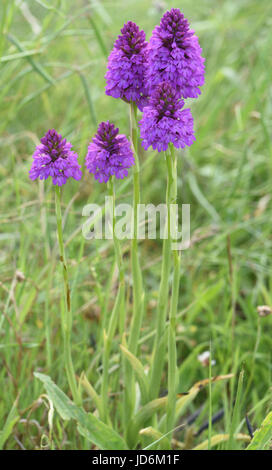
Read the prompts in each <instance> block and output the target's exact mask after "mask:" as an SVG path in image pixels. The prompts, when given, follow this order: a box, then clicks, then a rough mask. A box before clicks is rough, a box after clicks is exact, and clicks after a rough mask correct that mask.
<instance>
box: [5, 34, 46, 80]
mask: <svg viewBox="0 0 272 470" xmlns="http://www.w3.org/2000/svg"><path fill="white" fill-rule="evenodd" d="M7 38H8V40H9V41H10V42H11V43H12V44H14V46H16V47H17V49H18V50H19V51H20V52H22V53H24V54H25V57H24V58H25V59H26V60H27V61H28V62H29V63H30V65H31V66H32V68H33V70H35V71H36V72H37V73H38V74H39V75H41V77H43V79H44V80H45V81H46V82H48V83H50V84H51V85H54V84H55V80H54V79H53V78H52V77H51V76H50V75H49V74H48V73H47V72H46V71H45V70H44V68H43V67H42V66H41V65H40V64H38V63H37V62H36V61H35V60H34V59H33V58H32V57H31V56H29V55H27V51H25V49H24V48H23V46H22V45H21V43H20V42H19V41H18V39H17V38H16V37H15V36H13V35H11V34H8V35H7Z"/></svg>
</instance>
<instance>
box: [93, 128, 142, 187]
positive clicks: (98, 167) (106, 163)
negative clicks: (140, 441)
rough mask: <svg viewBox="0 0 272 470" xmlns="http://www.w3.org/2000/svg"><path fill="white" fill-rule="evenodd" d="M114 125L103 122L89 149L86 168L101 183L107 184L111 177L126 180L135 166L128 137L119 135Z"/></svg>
mask: <svg viewBox="0 0 272 470" xmlns="http://www.w3.org/2000/svg"><path fill="white" fill-rule="evenodd" d="M118 132H119V129H118V128H117V127H115V126H114V124H112V123H110V122H109V121H107V122H101V123H100V124H99V126H98V130H97V133H96V135H95V136H94V138H93V140H92V142H90V144H89V147H88V153H87V156H86V167H87V168H88V170H89V172H90V173H93V174H94V177H95V179H97V180H98V181H99V182H100V183H107V181H108V180H109V178H110V177H111V176H116V178H118V179H119V178H120V179H122V178H124V177H125V176H127V175H128V171H127V170H128V169H129V168H130V167H131V166H132V165H134V156H133V152H132V149H131V146H130V143H129V141H128V139H127V137H126V136H125V135H124V134H118Z"/></svg>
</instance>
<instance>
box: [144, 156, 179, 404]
mask: <svg viewBox="0 0 272 470" xmlns="http://www.w3.org/2000/svg"><path fill="white" fill-rule="evenodd" d="M165 158H166V164H167V188H166V206H167V224H166V235H165V238H164V240H163V249H162V269H161V282H160V289H159V299H158V306H157V317H156V335H155V342H154V349H153V360H152V366H151V371H150V377H151V379H150V390H149V398H150V400H153V399H154V398H157V397H158V395H159V390H160V383H161V377H162V371H163V367H164V357H165V345H166V344H165V343H166V338H165V332H166V330H165V324H166V312H167V306H168V296H169V276H170V268H171V236H170V227H171V224H170V220H171V214H170V204H171V202H173V201H174V200H175V197H174V196H175V192H176V190H175V187H176V183H175V179H174V178H173V165H172V156H171V153H170V151H169V150H167V152H165Z"/></svg>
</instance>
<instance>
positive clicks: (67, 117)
mask: <svg viewBox="0 0 272 470" xmlns="http://www.w3.org/2000/svg"><path fill="white" fill-rule="evenodd" d="M171 7H179V8H180V9H181V10H182V12H183V13H184V15H185V16H186V17H187V18H188V19H189V21H190V23H191V25H192V27H193V29H194V30H195V31H196V33H197V35H198V36H199V41H200V44H201V47H202V48H203V55H204V57H205V58H206V84H205V86H204V87H203V89H202V95H201V97H200V98H199V99H198V100H187V106H190V107H191V109H192V113H193V116H194V119H195V130H196V142H195V143H194V145H193V146H192V147H191V148H190V150H187V151H186V152H183V153H182V154H180V160H179V171H178V174H179V193H178V194H179V198H178V202H179V203H187V204H191V237H192V246H191V248H190V249H189V250H187V251H184V253H183V256H182V278H181V293H180V304H179V312H180V314H179V319H180V320H179V325H178V340H179V341H178V362H179V374H180V390H181V391H186V390H188V388H190V387H191V386H192V385H193V383H195V382H196V381H198V380H200V379H203V378H206V377H207V376H208V369H207V368H205V367H203V365H202V364H201V363H200V362H199V361H198V359H197V356H198V354H199V353H200V352H203V351H205V350H207V349H209V344H210V340H211V342H212V355H213V359H214V360H215V361H216V364H215V365H214V366H213V371H212V373H213V375H217V374H224V373H229V372H233V373H235V374H236V375H235V377H234V379H232V380H231V381H230V383H229V384H228V385H226V384H225V385H224V386H222V385H221V384H218V385H214V387H213V393H212V403H213V412H217V411H218V410H220V409H221V408H224V411H225V414H224V418H223V419H222V420H221V421H220V422H219V423H217V424H215V425H214V427H213V432H214V433H218V432H227V430H228V428H229V425H230V421H231V416H232V411H233V410H232V406H233V400H234V396H235V394H236V386H237V376H238V374H239V372H240V371H241V369H242V368H243V369H244V371H245V376H244V383H243V394H242V400H241V403H240V404H239V409H238V411H237V413H238V417H237V429H238V430H242V432H247V431H246V426H245V413H246V412H248V413H249V416H250V419H251V421H252V423H253V427H254V428H255V427H257V426H259V425H260V423H261V421H262V420H263V418H264V417H265V415H266V414H267V412H268V411H269V409H270V407H271V372H272V370H271V347H272V337H271V326H272V317H271V315H270V316H268V317H266V318H260V317H259V316H258V314H257V306H259V305H263V304H265V305H270V306H272V294H271V287H272V271H271V244H272V239H271V222H272V220H271V187H272V143H271V123H272V101H271V96H272V88H271V49H272V35H271V27H272V3H271V1H270V0H259V1H258V0H239V1H233V0H194V1H193V2H192V1H190V0H184V1H182V2H181V1H171V2H168V1H167V2H166V1H165V2H164V1H160V0H158V1H149V0H137V1H131V0H126V1H125V0H122V1H118V0H115V1H108V0H104V1H98V0H90V1H87V0H86V1H83V0H81V1H80V0H76V1H73V2H70V1H66V0H62V1H61V0H60V1H57V0H55V1H49V0H28V1H20V0H18V1H13V0H9V1H6V0H1V4H0V15H1V16H0V32H1V36H0V57H1V59H0V72H1V73H0V103H1V104H0V154H1V158H0V207H1V214H0V217H1V219H0V222H1V233H0V280H1V282H0V309H1V319H0V361H1V368H0V384H1V385H0V423H2V425H1V426H0V427H2V426H3V425H4V423H5V422H6V418H7V415H8V413H9V411H10V410H11V409H12V406H13V405H14V403H15V408H14V409H15V415H16V417H18V419H19V418H20V420H19V421H18V420H17V421H16V420H15V423H14V426H12V427H11V430H10V433H8V436H7V440H6V442H5V443H4V444H3V445H5V446H6V448H14V449H19V448H28V449H29V448H40V446H41V442H43V439H45V441H44V442H45V444H44V445H45V446H46V445H47V444H46V442H47V441H46V438H43V439H42V436H43V435H44V436H46V435H48V422H47V414H46V408H45V407H44V406H43V404H41V403H39V402H36V400H37V399H38V397H39V395H40V394H41V393H42V391H43V389H42V386H41V384H40V383H38V381H37V380H36V379H34V378H33V371H38V370H40V371H43V372H45V373H48V374H49V375H50V376H51V377H52V378H53V379H54V380H55V381H56V382H57V383H58V385H59V386H60V387H62V388H63V390H67V384H66V378H65V376H64V372H63V357H62V345H61V332H60V297H61V275H60V273H59V271H58V269H57V268H56V265H57V261H58V260H57V253H58V251H57V247H56V232H55V229H56V227H55V218H54V197H53V191H52V184H51V182H49V181H47V182H46V183H45V184H44V185H43V184H42V183H37V182H35V183H33V182H31V181H30V180H29V178H28V171H29V169H30V166H31V162H32V158H31V155H32V153H33V151H34V148H35V145H36V144H37V142H38V140H39V139H40V138H41V137H42V136H43V135H44V133H45V132H46V131H47V129H48V128H53V127H54V128H55V129H57V130H58V131H59V132H61V133H62V135H63V136H65V137H66V138H68V139H69V140H71V141H72V143H73V144H74V149H75V150H76V151H77V152H78V153H79V159H80V162H81V163H82V165H83V162H84V157H85V154H86V150H87V145H88V142H89V141H90V139H91V138H92V137H93V135H94V133H95V131H96V127H97V124H98V123H99V122H100V121H101V120H107V119H110V120H112V121H113V122H114V123H116V125H118V127H119V128H120V132H122V133H127V134H128V133H129V122H128V107H127V105H126V104H125V103H123V102H122V101H118V100H115V99H114V98H110V97H107V96H106V95H105V93H104V87H105V81H104V78H103V77H104V75H105V71H106V61H107V56H108V54H109V52H110V50H111V48H112V46H113V43H114V40H115V38H116V36H117V35H118V34H119V31H120V28H121V27H122V25H123V23H124V22H126V21H128V20H132V21H135V22H136V23H137V24H138V25H139V26H140V27H141V28H143V29H144V30H145V31H146V35H147V39H149V37H150V34H151V32H152V29H153V28H154V26H155V25H156V24H157V23H158V22H159V20H160V17H161V16H162V14H163V12H164V11H165V10H166V9H167V8H171ZM141 159H142V165H143V166H142V168H143V170H142V175H141V178H142V193H143V197H142V199H143V202H145V203H149V202H152V203H154V204H158V203H160V202H163V201H162V195H163V194H164V191H165V184H166V182H165V167H164V161H163V158H162V156H161V155H158V154H156V153H154V152H148V153H146V154H144V153H143V154H142V155H141ZM118 193H119V196H118V200H120V201H124V200H127V201H129V200H130V199H131V193H132V191H131V178H128V179H127V180H126V181H123V182H120V184H119V185H118ZM104 196H105V186H104V185H99V184H98V183H97V182H94V179H93V177H91V176H90V175H89V174H87V173H86V174H84V178H83V180H82V181H81V182H80V184H78V183H77V182H72V181H71V182H69V183H68V184H67V185H66V187H65V191H64V198H63V210H64V212H65V239H66V247H67V255H68V259H69V265H70V272H71V279H72V304H73V310H74V315H75V327H74V335H73V345H74V346H73V353H74V361H75V368H76V370H77V372H78V374H80V373H81V371H82V370H85V371H86V373H87V375H88V378H89V380H90V381H91V382H92V383H94V384H97V387H98V389H99V368H98V370H97V364H99V360H100V352H99V350H98V348H97V342H98V343H99V335H100V330H101V328H100V323H99V322H100V318H101V311H103V308H104V307H105V301H106V300H109V305H111V302H112V300H113V299H114V294H115V289H116V282H115V277H114V276H115V274H114V273H113V284H112V286H111V287H110V289H109V298H108V299H106V300H105V291H106V285H107V280H108V278H109V272H110V270H111V266H112V261H113V249H112V245H111V243H110V242H109V241H101V242H100V241H96V242H86V243H85V242H84V240H83V237H82V235H81V224H82V222H83V218H82V216H81V212H82V208H83V206H84V205H85V204H86V203H87V202H95V203H103V201H104ZM128 248H129V242H124V253H125V254H126V253H127V252H128ZM141 254H142V266H143V272H144V278H145V284H146V287H147V314H146V321H145V323H144V327H143V332H142V336H143V338H145V335H148V334H149V333H151V334H152V331H153V328H154V315H155V312H156V301H157V294H158V286H159V278H160V261H161V258H160V257H161V243H160V241H155V240H145V241H142V242H141ZM126 262H127V281H128V283H131V278H130V264H129V257H128V256H126ZM18 271H19V272H20V273H22V274H18ZM130 302H131V299H130V298H129V296H128V299H127V312H128V317H129V315H130V311H131V305H130ZM46 325H47V326H48V329H49V330H50V342H51V346H50V348H47V347H46ZM149 353H150V344H149V341H148V340H146V341H142V348H141V361H142V362H143V364H146V365H148V363H149V360H150V355H149ZM118 361H119V356H118V344H117V346H116V354H115V355H113V357H112V364H113V366H114V365H116V364H117V365H118ZM16 400H17V401H16ZM113 400H115V401H116V417H118V407H121V404H120V400H119V401H118V394H117V395H116V396H114V397H113ZM85 405H86V407H87V408H88V407H89V409H92V404H91V401H90V399H89V398H88V397H86V398H85ZM202 405H203V408H202V411H201V413H200V416H199V417H198V419H197V421H196V423H195V425H194V426H195V430H196V429H197V428H198V427H200V426H201V424H202V423H203V421H205V419H206V418H207V406H208V400H207V391H206V390H204V391H203V392H201V394H200V395H199V396H198V398H197V400H196V401H195V402H194V404H192V405H191V407H190V409H189V410H188V413H192V412H194V411H195V410H196V409H199V407H200V406H202ZM116 421H118V419H117V418H116ZM117 424H118V423H117ZM54 432H55V437H54V438H55V445H56V447H59V448H65V449H68V448H74V447H75V446H77V447H78V448H81V447H82V446H83V444H82V443H81V441H80V440H79V437H78V436H77V433H76V432H75V430H74V429H73V427H69V426H66V427H64V428H63V427H62V426H61V425H60V424H59V423H58V425H57V426H56V430H55V431H54ZM206 433H207V431H204V432H203V434H201V436H200V437H199V438H198V437H197V438H194V440H193V444H192V445H196V444H197V443H199V442H201V440H203V439H204V438H206V437H207V435H206ZM203 436H204V437H203ZM177 438H178V439H180V440H181V441H183V440H184V439H185V437H184V432H183V433H182V432H180V433H179V435H178V436H177ZM236 445H237V446H238V447H239V446H240V447H243V445H244V444H236Z"/></svg>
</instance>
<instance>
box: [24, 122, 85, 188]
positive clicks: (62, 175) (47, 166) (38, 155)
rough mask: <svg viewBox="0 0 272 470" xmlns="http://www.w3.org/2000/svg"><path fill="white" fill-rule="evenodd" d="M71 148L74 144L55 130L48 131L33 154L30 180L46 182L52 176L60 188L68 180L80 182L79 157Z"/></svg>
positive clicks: (54, 182)
mask: <svg viewBox="0 0 272 470" xmlns="http://www.w3.org/2000/svg"><path fill="white" fill-rule="evenodd" d="M71 148H72V144H71V143H70V142H67V141H66V139H63V138H62V136H61V135H60V134H58V133H57V132H56V131H55V129H50V130H49V131H47V133H46V134H45V136H44V137H42V139H41V143H40V144H39V145H37V147H36V150H35V152H34V154H33V162H32V166H31V169H30V171H29V177H30V179H32V180H35V179H37V178H40V179H41V180H46V179H47V178H48V177H49V176H52V181H53V184H55V185H58V186H62V185H63V184H65V183H66V181H67V179H68V178H74V179H75V180H80V178H81V170H80V166H79V164H78V161H77V158H78V155H77V153H75V152H73V151H72V150H71Z"/></svg>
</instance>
